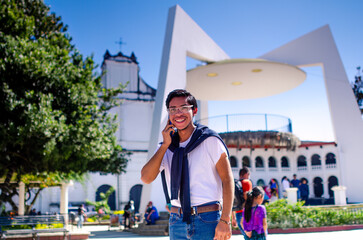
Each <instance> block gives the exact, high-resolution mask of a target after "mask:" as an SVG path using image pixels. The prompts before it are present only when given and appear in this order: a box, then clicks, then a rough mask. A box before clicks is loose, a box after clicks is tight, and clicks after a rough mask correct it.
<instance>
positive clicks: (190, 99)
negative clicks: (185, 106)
mask: <svg viewBox="0 0 363 240" xmlns="http://www.w3.org/2000/svg"><path fill="white" fill-rule="evenodd" d="M175 97H186V98H187V102H188V103H189V104H190V105H193V107H192V109H193V110H194V109H196V108H198V105H197V100H196V99H195V97H194V96H193V95H192V94H191V93H190V92H188V91H187V90H184V89H175V90H173V91H171V92H170V93H169V94H168V97H167V98H166V101H165V104H166V108H169V103H170V101H171V100H172V99H173V98H175Z"/></svg>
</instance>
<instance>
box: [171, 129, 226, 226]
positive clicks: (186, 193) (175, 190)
mask: <svg viewBox="0 0 363 240" xmlns="http://www.w3.org/2000/svg"><path fill="white" fill-rule="evenodd" d="M211 136H213V137H217V138H218V139H219V140H221V141H222V143H223V145H224V146H225V148H226V150H227V154H228V155H229V153H228V148H227V146H226V145H225V143H224V142H223V140H222V138H221V137H220V136H219V135H218V133H216V132H215V131H213V130H211V129H209V128H208V127H207V126H204V125H199V124H197V125H196V129H195V131H194V132H193V135H192V137H191V139H190V141H189V143H188V144H187V146H186V147H185V148H182V147H179V142H180V138H179V134H174V135H173V137H172V142H171V144H170V146H169V150H170V151H172V152H173V153H174V154H173V159H172V163H171V173H170V175H171V199H172V200H173V199H178V194H179V189H180V203H181V206H182V210H183V221H184V222H187V223H188V224H190V223H191V217H190V214H191V203H190V185H189V165H188V153H190V152H191V151H193V150H194V149H195V148H196V147H197V146H199V144H201V143H202V142H203V141H204V140H205V139H207V138H208V137H211Z"/></svg>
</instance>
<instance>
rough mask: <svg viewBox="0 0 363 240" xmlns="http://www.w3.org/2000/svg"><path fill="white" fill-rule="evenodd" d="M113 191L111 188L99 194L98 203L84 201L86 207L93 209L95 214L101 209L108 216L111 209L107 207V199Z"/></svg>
mask: <svg viewBox="0 0 363 240" xmlns="http://www.w3.org/2000/svg"><path fill="white" fill-rule="evenodd" d="M114 191H115V189H114V188H113V187H110V188H109V189H108V190H107V191H106V193H103V192H101V193H100V198H101V200H99V201H95V202H92V201H89V200H86V203H87V205H91V206H94V207H95V210H96V212H98V210H99V209H102V210H103V211H104V212H105V213H106V214H110V213H111V208H110V206H109V205H108V199H109V197H110V196H111V194H112V193H113V192H114Z"/></svg>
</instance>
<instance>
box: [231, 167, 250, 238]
mask: <svg viewBox="0 0 363 240" xmlns="http://www.w3.org/2000/svg"><path fill="white" fill-rule="evenodd" d="M239 180H240V181H241V185H242V189H243V197H244V199H245V200H247V193H248V192H249V191H252V182H251V180H250V169H248V167H243V168H242V169H241V170H240V171H239ZM243 209H244V206H243V208H242V210H239V211H235V212H233V214H232V224H233V226H234V227H236V226H237V225H238V228H239V229H240V231H241V233H242V235H245V232H244V231H243V228H242V214H243Z"/></svg>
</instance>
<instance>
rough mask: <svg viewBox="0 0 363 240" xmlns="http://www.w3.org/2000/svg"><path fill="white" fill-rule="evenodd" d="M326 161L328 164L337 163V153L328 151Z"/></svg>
mask: <svg viewBox="0 0 363 240" xmlns="http://www.w3.org/2000/svg"><path fill="white" fill-rule="evenodd" d="M325 163H326V164H336V163H337V161H336V159H335V154H334V153H328V154H327V155H326V159H325Z"/></svg>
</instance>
